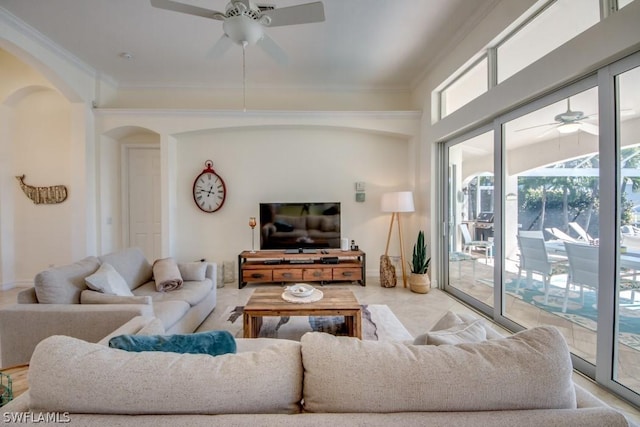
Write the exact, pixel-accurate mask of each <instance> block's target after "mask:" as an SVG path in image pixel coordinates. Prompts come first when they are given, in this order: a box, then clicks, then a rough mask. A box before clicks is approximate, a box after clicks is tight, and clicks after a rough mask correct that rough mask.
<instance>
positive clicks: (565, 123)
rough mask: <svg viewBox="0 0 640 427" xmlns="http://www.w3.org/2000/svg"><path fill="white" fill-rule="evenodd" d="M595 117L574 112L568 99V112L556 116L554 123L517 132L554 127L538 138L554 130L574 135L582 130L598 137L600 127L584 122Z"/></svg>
mask: <svg viewBox="0 0 640 427" xmlns="http://www.w3.org/2000/svg"><path fill="white" fill-rule="evenodd" d="M595 116H597V114H588V115H585V114H584V113H583V112H582V111H573V110H572V109H571V99H570V98H567V111H565V112H564V113H560V114H558V115H557V116H555V117H554V118H553V119H554V120H555V121H554V122H552V123H545V124H542V125H536V126H531V127H527V128H522V129H518V130H517V131H516V132H521V131H523V130H529V129H535V128H539V127H543V126H553V127H552V128H550V129H548V130H546V131H544V132H542V133H541V134H540V135H538V138H541V137H543V136H545V135H547V134H548V133H549V132H552V131H553V130H557V131H558V132H560V133H562V134H567V133H574V132H577V131H579V130H581V131H583V132H586V133H590V134H592V135H598V130H599V129H598V126H596V125H594V124H591V123H585V122H584V120H587V119H590V118H592V117H595Z"/></svg>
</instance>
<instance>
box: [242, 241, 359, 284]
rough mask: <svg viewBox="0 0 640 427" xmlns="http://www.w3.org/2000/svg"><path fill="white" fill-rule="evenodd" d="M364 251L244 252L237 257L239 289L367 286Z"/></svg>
mask: <svg viewBox="0 0 640 427" xmlns="http://www.w3.org/2000/svg"><path fill="white" fill-rule="evenodd" d="M365 267H366V254H365V253H364V252H362V251H359V250H358V251H342V250H340V249H325V250H321V249H318V250H317V251H315V252H314V253H308V252H306V253H286V252H285V251H275V250H274V251H256V252H253V253H252V252H251V251H243V252H242V253H241V254H240V255H238V288H240V289H242V288H243V287H245V285H246V284H247V283H286V282H338V281H341V282H344V281H350V282H358V283H360V284H361V285H362V286H365V285H366V275H365V272H366V269H365Z"/></svg>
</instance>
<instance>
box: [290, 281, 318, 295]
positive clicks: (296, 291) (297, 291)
mask: <svg viewBox="0 0 640 427" xmlns="http://www.w3.org/2000/svg"><path fill="white" fill-rule="evenodd" d="M285 290H286V291H287V292H289V294H291V295H293V296H296V297H308V296H309V295H311V294H312V293H313V291H314V287H313V286H309V285H304V284H297V285H293V286H287V287H286V288H285Z"/></svg>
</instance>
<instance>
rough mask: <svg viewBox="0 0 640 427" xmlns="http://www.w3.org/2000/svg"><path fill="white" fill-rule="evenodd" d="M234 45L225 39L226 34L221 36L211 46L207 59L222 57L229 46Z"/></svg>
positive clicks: (228, 39)
mask: <svg viewBox="0 0 640 427" xmlns="http://www.w3.org/2000/svg"><path fill="white" fill-rule="evenodd" d="M233 45H234V42H233V40H231V39H230V38H229V37H227V35H226V34H223V35H222V37H220V38H219V39H218V41H217V42H216V43H215V44H214V45H213V46H211V49H209V51H208V52H207V58H209V59H215V58H220V57H222V56H223V55H224V54H225V53H226V52H227V51H228V50H229V48H230V47H231V46H233Z"/></svg>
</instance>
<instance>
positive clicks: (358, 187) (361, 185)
mask: <svg viewBox="0 0 640 427" xmlns="http://www.w3.org/2000/svg"><path fill="white" fill-rule="evenodd" d="M356 191H364V182H356Z"/></svg>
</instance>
